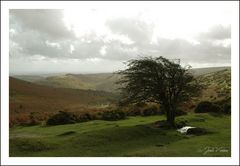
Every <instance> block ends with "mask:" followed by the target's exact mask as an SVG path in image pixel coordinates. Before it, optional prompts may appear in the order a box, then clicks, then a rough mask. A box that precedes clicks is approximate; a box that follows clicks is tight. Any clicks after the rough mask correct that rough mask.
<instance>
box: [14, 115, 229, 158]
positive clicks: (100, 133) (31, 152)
mask: <svg viewBox="0 0 240 166" xmlns="http://www.w3.org/2000/svg"><path fill="white" fill-rule="evenodd" d="M162 119H165V117H164V116H149V117H129V118H128V119H126V120H121V121H101V120H96V121H90V122H84V123H77V124H70V125H59V126H52V127H43V126H32V127H21V126H19V127H14V128H11V129H10V156H39V157H45V156H52V157H56V156H73V157H77V156H78V157H81V156H104V157H107V156H123V157H124V156H126V157H127V156H146V157H154V156H160V157H166V156H172V157H174V156H179V157H183V156H231V153H230V147H231V142H230V141H231V139H230V138H231V137H230V135H231V134H230V133H231V131H230V128H231V126H230V124H231V119H230V116H225V115H224V116H220V117H213V116H211V115H208V114H201V115H198V114H188V115H186V116H181V117H178V118H177V120H183V119H184V120H187V121H188V122H189V123H188V125H191V126H197V127H203V128H206V129H207V130H208V131H210V133H208V134H205V135H201V136H187V135H183V134H180V133H178V132H177V131H175V130H163V129H158V128H154V127H153V126H152V123H153V122H155V121H158V120H162ZM199 119H204V121H202V120H199ZM207 147H210V148H227V149H228V150H229V151H228V152H226V151H225V152H221V151H220V150H219V149H218V150H216V149H215V150H214V152H208V153H204V152H205V151H206V148H207ZM204 149H205V150H204Z"/></svg>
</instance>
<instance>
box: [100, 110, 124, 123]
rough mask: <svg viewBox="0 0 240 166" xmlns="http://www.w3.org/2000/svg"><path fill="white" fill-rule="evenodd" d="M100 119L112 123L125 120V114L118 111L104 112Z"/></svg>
mask: <svg viewBox="0 0 240 166" xmlns="http://www.w3.org/2000/svg"><path fill="white" fill-rule="evenodd" d="M101 118H102V119H103V120H109V121H114V120H120V119H125V118H126V114H125V112H123V111H120V110H111V111H104V112H102V114H101Z"/></svg>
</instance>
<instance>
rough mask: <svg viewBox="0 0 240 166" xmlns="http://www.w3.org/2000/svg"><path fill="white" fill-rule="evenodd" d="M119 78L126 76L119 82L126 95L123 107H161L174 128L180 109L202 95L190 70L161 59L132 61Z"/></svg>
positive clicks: (123, 98)
mask: <svg viewBox="0 0 240 166" xmlns="http://www.w3.org/2000/svg"><path fill="white" fill-rule="evenodd" d="M118 74H120V75H121V76H122V77H121V79H120V81H119V82H118V84H121V88H120V89H121V92H122V100H121V101H120V105H129V104H132V103H133V104H134V103H139V102H154V103H158V104H160V105H162V106H163V107H164V108H165V110H166V115H167V121H169V122H170V123H171V124H172V125H174V120H175V111H176V107H177V105H178V104H179V103H180V102H181V101H183V100H188V99H190V97H192V96H193V95H194V96H196V95H198V92H200V90H201V87H200V86H199V84H198V83H197V82H196V80H195V79H194V77H193V75H192V73H190V72H189V67H187V68H183V67H182V66H181V65H180V64H179V63H175V62H173V61H171V60H168V59H166V58H163V57H161V56H160V57H158V58H151V57H150V58H142V59H138V60H132V61H130V62H129V63H128V68H127V69H126V70H122V71H119V72H118Z"/></svg>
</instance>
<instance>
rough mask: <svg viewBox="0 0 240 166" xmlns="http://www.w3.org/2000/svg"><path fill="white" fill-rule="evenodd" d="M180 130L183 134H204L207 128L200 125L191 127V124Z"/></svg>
mask: <svg viewBox="0 0 240 166" xmlns="http://www.w3.org/2000/svg"><path fill="white" fill-rule="evenodd" d="M177 131H178V132H180V133H182V134H187V135H202V134H205V133H206V130H205V129H204V128H199V127H191V126H185V127H182V128H180V129H178V130H177Z"/></svg>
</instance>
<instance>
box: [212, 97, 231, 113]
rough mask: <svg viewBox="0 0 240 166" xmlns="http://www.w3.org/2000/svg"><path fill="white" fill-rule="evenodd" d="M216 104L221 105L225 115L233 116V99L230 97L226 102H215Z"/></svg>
mask: <svg viewBox="0 0 240 166" xmlns="http://www.w3.org/2000/svg"><path fill="white" fill-rule="evenodd" d="M214 104H216V105H219V106H220V107H221V110H222V112H223V113H224V114H231V98H230V97H229V98H226V99H224V100H220V101H217V102H214Z"/></svg>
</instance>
